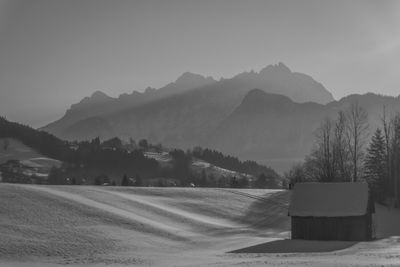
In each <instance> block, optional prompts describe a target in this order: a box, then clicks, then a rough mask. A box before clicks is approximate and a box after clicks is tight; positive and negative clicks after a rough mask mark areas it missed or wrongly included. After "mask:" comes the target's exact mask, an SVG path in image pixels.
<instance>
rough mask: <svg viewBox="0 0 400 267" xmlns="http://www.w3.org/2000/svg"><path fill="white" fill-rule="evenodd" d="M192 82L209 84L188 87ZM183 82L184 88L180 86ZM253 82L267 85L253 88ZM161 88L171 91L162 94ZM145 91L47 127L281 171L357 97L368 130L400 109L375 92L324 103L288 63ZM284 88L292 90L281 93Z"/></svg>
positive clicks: (396, 101)
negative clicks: (214, 154) (224, 156)
mask: <svg viewBox="0 0 400 267" xmlns="http://www.w3.org/2000/svg"><path fill="white" fill-rule="evenodd" d="M191 80H197V84H200V83H202V82H204V83H205V85H202V86H200V87H198V88H191V89H184V88H185V86H187V84H190V81H191ZM295 81H296V82H295ZM178 84H179V85H182V86H181V87H180V88H178V86H177V85H178ZM305 84H309V85H310V86H306V85H305ZM255 85H263V86H264V87H260V88H259V89H258V90H254V88H249V86H255ZM297 85H298V86H297ZM296 88H297V89H296ZM310 88H311V89H310ZM163 90H164V91H165V92H167V91H168V92H172V91H174V93H162V92H163ZM148 91H149V92H147V93H143V94H142V95H147V96H149V95H150V94H158V96H159V97H158V98H151V97H149V98H148V99H151V100H148V101H147V102H146V101H144V102H140V101H139V102H140V104H129V105H128V104H126V106H124V108H121V109H115V108H113V109H110V110H112V112H106V111H107V108H105V109H104V112H103V113H101V114H99V115H96V116H89V117H87V118H85V119H81V120H79V119H78V117H75V119H76V121H75V122H73V123H70V124H65V123H64V122H65V120H66V117H67V115H66V117H65V118H63V119H61V120H59V121H57V122H55V123H54V125H56V124H57V127H55V128H53V127H52V126H51V125H50V126H49V127H45V128H44V130H46V131H49V132H51V133H54V134H56V135H57V136H59V137H61V138H66V139H69V140H73V139H77V140H82V139H88V138H93V137H95V136H100V137H102V138H103V139H106V138H111V137H114V136H119V137H121V138H123V139H125V140H127V139H129V138H130V137H132V138H133V139H135V140H139V139H142V138H146V139H148V140H149V141H150V142H151V143H155V144H156V143H162V144H163V145H165V146H169V147H174V148H183V149H185V148H191V147H193V146H196V145H200V146H203V147H210V148H213V149H218V150H220V151H221V152H223V153H228V154H232V155H234V156H238V157H240V158H242V159H250V160H257V161H261V162H262V163H264V164H267V165H269V166H272V167H274V168H277V169H278V170H280V171H282V170H285V169H287V168H288V167H290V164H292V163H293V162H294V161H299V160H301V159H303V157H304V156H305V155H306V154H308V153H309V152H310V150H311V148H312V143H313V140H314V132H315V130H316V128H317V127H318V126H319V124H320V122H321V120H322V119H323V118H325V117H334V116H336V114H337V112H338V111H339V110H344V109H346V108H348V107H349V105H350V104H351V103H356V102H357V103H359V104H360V106H362V107H364V108H365V109H366V111H367V112H368V114H369V123H370V129H371V131H373V130H374V129H375V128H376V127H378V126H379V125H380V117H381V115H382V111H383V107H384V106H385V107H386V109H387V111H388V114H390V113H392V114H394V113H395V112H400V98H399V97H388V96H381V95H376V94H372V93H368V94H364V95H350V96H347V97H344V98H342V99H340V100H339V101H331V102H329V103H326V102H327V101H328V100H329V99H331V96H330V93H329V92H325V89H324V88H323V87H321V85H320V84H319V83H318V82H315V81H314V80H313V79H312V78H310V77H309V76H306V75H302V74H298V73H294V72H291V71H290V70H289V69H288V68H287V67H286V66H284V65H283V64H278V65H271V66H268V67H267V68H265V69H263V70H262V71H260V73H255V72H246V73H242V74H239V75H237V76H235V77H233V78H231V79H221V80H220V81H218V82H216V81H213V80H211V79H209V78H204V77H201V76H197V75H195V74H184V75H183V76H182V77H181V78H180V79H178V80H177V82H175V84H174V85H173V84H170V85H168V86H166V87H164V89H159V90H156V89H148ZM276 92H279V94H276ZM282 92H285V94H292V96H291V97H290V96H288V95H286V96H284V94H283V93H282ZM299 92H307V94H301V93H300V94H299ZM310 92H319V93H320V94H314V93H310ZM138 94H139V93H138ZM162 94H163V96H162V97H161V96H160V95H162ZM296 94H299V95H297V96H296ZM306 95H308V96H309V97H310V98H313V97H314V98H315V97H318V96H321V95H322V96H323V97H322V98H318V99H319V102H320V103H312V102H309V101H306V100H307V99H306V98H305V96H306ZM131 97H133V95H132V96H131ZM97 98H98V99H99V100H102V101H103V100H104V101H105V102H106V103H111V102H109V101H108V98H107V97H105V96H104V95H103V96H101V94H97ZM120 98H121V97H120ZM294 98H295V99H297V101H294V100H293V99H294ZM133 99H134V97H133ZM112 101H116V100H112ZM94 102H96V101H94ZM97 102H99V101H97ZM139 102H138V103H139ZM114 103H115V102H114ZM127 103H128V102H127ZM131 103H132V102H131ZM107 105H108V104H107ZM121 106H123V105H121ZM100 107H101V105H99V108H100ZM71 112H72V111H71ZM54 125H53V126H54ZM53 130H54V131H53Z"/></svg>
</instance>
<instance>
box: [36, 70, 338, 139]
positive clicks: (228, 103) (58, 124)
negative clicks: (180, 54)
mask: <svg viewBox="0 0 400 267" xmlns="http://www.w3.org/2000/svg"><path fill="white" fill-rule="evenodd" d="M254 88H260V89H262V90H264V91H265V92H270V93H277V94H282V95H286V96H288V97H290V98H291V99H292V100H294V101H296V102H309V101H312V102H317V103H323V104H325V103H328V102H330V101H333V100H334V99H333V97H332V95H331V93H330V92H328V91H327V90H326V89H325V88H324V87H323V86H322V85H321V84H320V83H318V82H316V81H315V80H313V79H312V78H311V77H310V76H307V75H305V74H301V73H296V72H292V71H291V70H290V69H289V68H288V67H286V66H285V65H284V64H283V63H279V64H278V65H269V66H267V67H266V68H264V69H262V70H261V71H260V72H259V73H256V72H253V71H252V72H244V73H241V74H238V75H236V76H234V77H233V78H231V79H221V80H220V81H218V82H217V81H215V80H213V79H212V78H210V77H208V78H206V77H203V76H201V75H198V74H193V73H189V72H185V73H184V74H182V75H181V76H180V77H179V78H178V79H177V80H176V81H175V82H173V83H170V84H168V85H166V86H164V87H162V88H160V89H158V90H157V89H152V88H148V89H146V91H145V92H143V93H139V92H136V91H134V92H133V93H132V94H123V95H120V96H119V98H110V97H108V96H106V95H105V94H104V93H101V92H95V93H94V94H93V95H92V96H91V97H89V98H84V99H83V100H82V101H81V102H79V103H78V104H74V105H72V106H71V108H70V109H69V110H68V111H67V112H66V114H65V115H64V117H63V118H61V119H60V120H58V121H55V122H53V123H51V124H49V125H47V126H45V127H43V128H42V129H43V130H45V131H48V132H50V133H53V134H55V135H57V136H60V137H63V138H68V139H74V138H76V139H86V138H87V137H89V136H92V135H91V134H89V135H86V134H85V133H84V132H83V131H81V130H78V129H77V127H76V126H73V124H75V123H77V122H79V121H81V120H84V119H87V118H90V117H94V116H96V117H110V116H111V114H114V113H120V114H127V113H129V110H131V111H132V109H133V108H135V107H139V106H142V105H146V104H148V105H151V106H154V105H158V104H159V103H160V102H157V103H154V102H155V101H159V100H163V99H165V98H169V97H171V96H177V95H180V94H184V95H187V96H184V97H183V100H184V99H187V98H193V97H198V96H200V98H199V99H195V100H196V106H199V105H202V104H203V103H204V105H205V106H208V104H210V103H211V104H218V105H219V106H221V108H218V109H223V113H224V114H227V113H230V112H231V111H232V110H233V108H234V107H236V106H237V105H239V104H240V102H241V100H242V98H243V97H244V95H245V94H246V93H247V92H248V91H249V90H251V89H254ZM197 90H201V91H202V92H194V91H197ZM204 101H206V102H204ZM122 116H124V115H122ZM111 117H113V118H115V117H116V116H111ZM70 127H72V128H74V129H77V131H78V132H77V133H76V134H75V136H74V134H73V131H71V129H69V128H70ZM115 130H116V132H118V130H119V129H118V128H116V129H115ZM66 131H67V132H68V134H66Z"/></svg>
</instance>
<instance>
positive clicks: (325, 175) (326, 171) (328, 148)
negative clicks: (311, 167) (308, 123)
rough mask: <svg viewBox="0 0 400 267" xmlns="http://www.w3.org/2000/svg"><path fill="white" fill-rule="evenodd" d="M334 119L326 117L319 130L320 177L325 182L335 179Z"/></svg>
mask: <svg viewBox="0 0 400 267" xmlns="http://www.w3.org/2000/svg"><path fill="white" fill-rule="evenodd" d="M332 124H333V123H332V120H331V119H329V118H326V119H325V120H323V121H322V123H321V126H320V127H319V128H318V130H317V140H318V141H317V146H318V147H317V151H316V152H317V153H318V155H316V156H317V157H319V159H320V166H321V174H322V177H320V179H321V180H322V181H324V182H331V181H333V179H334V173H335V170H334V162H333V159H334V158H333V156H332Z"/></svg>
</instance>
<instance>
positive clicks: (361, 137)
mask: <svg viewBox="0 0 400 267" xmlns="http://www.w3.org/2000/svg"><path fill="white" fill-rule="evenodd" d="M346 121H347V123H346V137H347V142H348V147H349V152H350V156H351V160H352V168H353V171H352V182H356V181H357V180H358V178H359V169H360V167H361V162H362V158H363V148H364V146H365V141H366V138H367V135H368V127H369V126H368V115H367V112H366V111H365V110H364V109H363V108H362V107H361V106H360V105H359V104H358V103H353V104H351V105H350V108H349V109H348V110H347V112H346Z"/></svg>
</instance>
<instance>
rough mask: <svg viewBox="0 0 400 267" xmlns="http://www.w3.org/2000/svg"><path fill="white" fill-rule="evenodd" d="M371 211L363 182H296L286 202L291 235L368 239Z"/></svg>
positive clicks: (309, 237)
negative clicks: (287, 203)
mask: <svg viewBox="0 0 400 267" xmlns="http://www.w3.org/2000/svg"><path fill="white" fill-rule="evenodd" d="M373 213H375V206H374V202H373V200H372V198H371V194H370V192H369V188H368V184H367V183H361V182H360V183H297V184H296V185H295V186H294V189H293V191H292V195H291V199H290V205H289V216H291V226H292V239H309V240H347V241H350V240H351V241H365V240H371V239H373V238H374V229H373V228H374V227H373V218H372V214H373Z"/></svg>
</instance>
